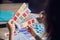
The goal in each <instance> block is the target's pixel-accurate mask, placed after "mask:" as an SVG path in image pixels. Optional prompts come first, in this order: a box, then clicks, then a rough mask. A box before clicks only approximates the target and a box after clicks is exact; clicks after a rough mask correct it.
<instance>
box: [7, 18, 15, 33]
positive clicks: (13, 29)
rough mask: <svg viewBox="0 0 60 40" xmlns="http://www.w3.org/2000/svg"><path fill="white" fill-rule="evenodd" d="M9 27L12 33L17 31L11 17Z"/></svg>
mask: <svg viewBox="0 0 60 40" xmlns="http://www.w3.org/2000/svg"><path fill="white" fill-rule="evenodd" d="M8 28H9V32H10V33H13V32H14V31H15V23H14V21H13V19H11V20H10V21H9V22H8Z"/></svg>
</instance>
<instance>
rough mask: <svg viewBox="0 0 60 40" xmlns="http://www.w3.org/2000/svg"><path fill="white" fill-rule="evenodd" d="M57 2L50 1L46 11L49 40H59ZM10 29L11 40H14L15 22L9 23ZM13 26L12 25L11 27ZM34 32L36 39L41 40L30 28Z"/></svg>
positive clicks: (54, 0)
mask: <svg viewBox="0 0 60 40" xmlns="http://www.w3.org/2000/svg"><path fill="white" fill-rule="evenodd" d="M57 4H58V3H57V1H56V0H49V2H48V6H47V7H46V9H45V14H46V15H45V19H44V20H46V21H45V23H44V24H45V25H47V27H46V31H47V33H48V34H49V35H48V38H47V40H59V32H58V31H59V26H58V25H59V24H58V23H57V22H56V15H57V12H59V11H58V10H57V8H58V5H57ZM8 24H9V26H10V27H9V29H10V40H14V39H13V35H14V34H13V32H14V30H15V24H14V22H13V21H9V22H8ZM10 24H11V25H10ZM29 28H30V29H31V30H32V32H30V33H31V34H32V35H33V36H34V37H35V38H38V39H36V40H41V39H40V38H39V37H38V36H37V34H36V33H35V32H34V31H33V29H32V28H31V27H29Z"/></svg>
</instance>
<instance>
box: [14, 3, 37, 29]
mask: <svg viewBox="0 0 60 40" xmlns="http://www.w3.org/2000/svg"><path fill="white" fill-rule="evenodd" d="M30 13H31V10H30V9H29V8H28V6H27V5H26V4H25V3H23V5H22V6H21V7H20V9H19V10H18V11H17V12H16V14H15V16H14V17H13V20H14V22H15V24H16V25H17V27H18V28H20V29H21V28H23V27H27V26H29V25H30V24H33V23H36V22H37V20H36V18H35V17H34V16H33V15H31V14H30Z"/></svg>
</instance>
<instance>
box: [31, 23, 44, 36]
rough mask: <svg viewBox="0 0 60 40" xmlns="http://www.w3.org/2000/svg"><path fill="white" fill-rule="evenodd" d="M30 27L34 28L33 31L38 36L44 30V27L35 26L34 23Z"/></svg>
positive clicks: (41, 25) (40, 25)
mask: <svg viewBox="0 0 60 40" xmlns="http://www.w3.org/2000/svg"><path fill="white" fill-rule="evenodd" d="M31 26H32V27H33V28H34V31H35V32H36V33H37V34H38V35H41V34H43V33H44V30H45V28H44V25H43V24H36V23H34V24H32V25H31Z"/></svg>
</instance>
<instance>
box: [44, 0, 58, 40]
mask: <svg viewBox="0 0 60 40" xmlns="http://www.w3.org/2000/svg"><path fill="white" fill-rule="evenodd" d="M57 7H58V6H57V1H56V0H49V1H48V5H47V6H46V9H45V14H46V23H47V28H46V31H47V32H48V33H49V37H48V39H49V38H50V37H51V39H50V40H59V38H57V35H58V28H59V27H57V25H58V24H57V21H56V15H57V12H58V10H57ZM48 39H47V40H48Z"/></svg>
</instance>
